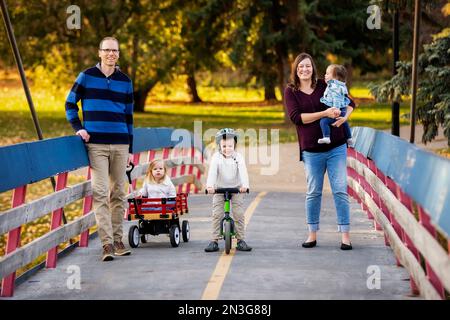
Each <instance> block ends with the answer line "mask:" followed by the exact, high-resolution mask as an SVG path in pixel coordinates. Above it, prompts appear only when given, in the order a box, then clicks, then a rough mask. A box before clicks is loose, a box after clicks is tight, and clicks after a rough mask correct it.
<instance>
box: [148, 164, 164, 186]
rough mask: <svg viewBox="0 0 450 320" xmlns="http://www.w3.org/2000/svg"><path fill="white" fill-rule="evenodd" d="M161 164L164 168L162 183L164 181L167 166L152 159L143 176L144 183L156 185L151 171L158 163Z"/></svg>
mask: <svg viewBox="0 0 450 320" xmlns="http://www.w3.org/2000/svg"><path fill="white" fill-rule="evenodd" d="M159 162H160V163H162V165H163V167H164V176H163V177H162V181H164V179H165V178H166V176H167V166H166V164H165V163H164V161H163V160H162V159H154V160H153V161H152V162H150V164H149V166H148V169H147V173H146V174H145V181H146V182H147V183H157V182H156V180H155V177H153V175H152V170H153V168H154V167H155V166H156V164H158V163H159Z"/></svg>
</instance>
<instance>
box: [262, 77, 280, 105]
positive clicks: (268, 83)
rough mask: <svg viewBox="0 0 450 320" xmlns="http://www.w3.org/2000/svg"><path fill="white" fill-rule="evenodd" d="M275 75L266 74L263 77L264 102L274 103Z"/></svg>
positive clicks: (275, 97)
mask: <svg viewBox="0 0 450 320" xmlns="http://www.w3.org/2000/svg"><path fill="white" fill-rule="evenodd" d="M276 77H277V75H276V74H275V75H270V74H267V75H265V76H264V79H263V83H264V101H276V100H277V96H276V95H275V84H276Z"/></svg>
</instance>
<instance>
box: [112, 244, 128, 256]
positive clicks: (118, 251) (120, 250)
mask: <svg viewBox="0 0 450 320" xmlns="http://www.w3.org/2000/svg"><path fill="white" fill-rule="evenodd" d="M114 254H115V255H116V256H129V255H130V254H131V251H130V250H128V249H126V248H125V245H124V244H123V242H122V241H114Z"/></svg>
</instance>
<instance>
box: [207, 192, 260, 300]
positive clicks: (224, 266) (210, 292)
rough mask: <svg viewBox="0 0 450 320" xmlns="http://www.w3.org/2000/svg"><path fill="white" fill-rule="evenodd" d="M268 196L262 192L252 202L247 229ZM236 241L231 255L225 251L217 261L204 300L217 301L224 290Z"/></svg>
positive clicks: (246, 215)
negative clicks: (264, 198) (259, 205)
mask: <svg viewBox="0 0 450 320" xmlns="http://www.w3.org/2000/svg"><path fill="white" fill-rule="evenodd" d="M266 194H267V192H260V193H259V194H258V195H257V196H256V198H255V200H253V201H252V203H251V204H250V206H249V207H248V208H247V210H246V211H245V214H244V215H245V226H246V227H247V225H248V223H249V222H250V219H251V217H252V215H253V212H255V209H256V207H257V206H258V204H259V203H260V202H261V200H262V198H263V197H264V196H265V195H266ZM235 247H236V240H235V239H233V246H232V249H231V250H230V254H226V253H225V251H224V252H223V253H222V255H221V256H220V258H219V261H217V264H216V268H215V269H214V272H213V273H212V275H211V278H209V281H208V284H207V285H206V288H205V290H204V291H203V295H202V300H216V299H217V298H218V297H219V293H220V289H221V288H222V285H223V282H224V281H225V277H226V276H227V273H228V270H229V269H230V265H231V261H232V260H233V257H234V254H235V252H236V249H234V248H235Z"/></svg>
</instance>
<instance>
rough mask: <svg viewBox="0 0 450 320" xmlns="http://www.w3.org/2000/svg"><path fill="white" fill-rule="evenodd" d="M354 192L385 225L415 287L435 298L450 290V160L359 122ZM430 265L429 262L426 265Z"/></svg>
mask: <svg viewBox="0 0 450 320" xmlns="http://www.w3.org/2000/svg"><path fill="white" fill-rule="evenodd" d="M353 136H354V139H355V148H354V149H348V161H347V166H348V176H349V190H348V191H349V194H350V195H351V196H352V197H354V198H355V199H356V200H357V201H358V202H359V203H361V206H362V208H363V210H364V211H366V212H367V214H368V216H369V218H371V219H375V228H376V229H377V230H383V231H384V235H385V241H386V244H387V245H390V246H391V247H392V249H393V250H394V253H395V254H396V257H397V265H399V266H400V265H403V266H405V267H406V268H408V271H409V272H410V275H411V279H410V283H411V289H412V292H413V293H414V294H419V293H420V294H422V295H423V296H424V297H425V298H429V299H439V298H441V299H446V298H447V297H449V296H450V295H449V292H450V256H449V252H450V160H449V159H447V158H444V157H440V156H438V155H436V154H433V153H431V152H428V151H426V150H423V149H420V148H418V147H417V146H416V145H414V144H411V143H409V142H407V141H405V140H402V139H400V138H399V137H396V136H392V135H390V134H388V133H385V132H382V131H378V130H375V129H372V128H361V127H355V128H353ZM423 265H425V268H423Z"/></svg>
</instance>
